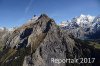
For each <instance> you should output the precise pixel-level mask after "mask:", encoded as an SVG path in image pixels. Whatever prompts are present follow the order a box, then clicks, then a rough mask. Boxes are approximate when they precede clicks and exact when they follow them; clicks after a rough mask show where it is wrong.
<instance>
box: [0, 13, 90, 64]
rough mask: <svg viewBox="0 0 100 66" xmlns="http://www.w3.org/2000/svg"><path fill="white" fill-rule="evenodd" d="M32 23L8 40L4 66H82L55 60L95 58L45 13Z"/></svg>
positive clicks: (3, 53)
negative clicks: (54, 60)
mask: <svg viewBox="0 0 100 66" xmlns="http://www.w3.org/2000/svg"><path fill="white" fill-rule="evenodd" d="M32 21H33V22H30V23H29V24H24V25H23V26H21V27H19V28H18V29H16V30H15V31H14V32H13V33H12V34H11V36H9V37H8V40H7V42H6V43H5V47H4V50H3V51H2V53H1V55H2V56H1V55H0V64H1V66H8V65H9V66H81V64H69V63H61V64H58V63H53V62H52V61H51V59H52V58H55V59H66V58H70V59H71V58H81V57H83V58H84V57H91V50H90V49H89V47H87V45H83V44H82V43H80V42H78V41H76V39H75V38H74V37H73V36H72V35H70V34H67V33H66V32H65V31H63V30H61V29H60V28H59V27H57V25H56V24H55V22H54V20H53V19H51V18H49V17H48V16H47V15H45V14H42V15H41V16H40V17H38V19H37V20H35V21H34V20H32ZM82 65H83V66H86V65H87V64H82ZM89 65H91V64H89Z"/></svg>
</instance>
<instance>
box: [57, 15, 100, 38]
mask: <svg viewBox="0 0 100 66" xmlns="http://www.w3.org/2000/svg"><path fill="white" fill-rule="evenodd" d="M59 26H60V27H61V28H62V29H64V30H67V32H69V33H71V34H73V35H74V36H75V37H77V38H80V39H99V38H100V16H91V15H83V14H81V15H80V16H78V17H74V18H72V19H71V20H66V21H62V22H61V23H60V24H59Z"/></svg>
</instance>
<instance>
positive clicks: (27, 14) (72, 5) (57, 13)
mask: <svg viewBox="0 0 100 66" xmlns="http://www.w3.org/2000/svg"><path fill="white" fill-rule="evenodd" d="M41 13H46V14H47V15H48V16H50V17H51V18H53V19H54V20H55V21H56V23H57V24H58V23H60V22H61V21H64V20H68V19H71V18H73V17H75V16H79V15H80V14H85V15H87V14H90V15H93V16H97V15H100V0H0V27H15V26H20V25H22V24H24V23H25V22H27V21H28V20H29V19H31V18H32V17H33V15H34V14H35V15H40V14H41Z"/></svg>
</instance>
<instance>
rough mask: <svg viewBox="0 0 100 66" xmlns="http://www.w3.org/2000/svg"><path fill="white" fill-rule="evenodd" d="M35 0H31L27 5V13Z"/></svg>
mask: <svg viewBox="0 0 100 66" xmlns="http://www.w3.org/2000/svg"><path fill="white" fill-rule="evenodd" d="M33 1H34V0H30V2H29V4H28V5H27V7H26V9H25V13H27V12H28V11H29V9H30V7H31V5H32V3H33Z"/></svg>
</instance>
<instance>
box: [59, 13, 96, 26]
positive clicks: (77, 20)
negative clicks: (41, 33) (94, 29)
mask: <svg viewBox="0 0 100 66" xmlns="http://www.w3.org/2000/svg"><path fill="white" fill-rule="evenodd" d="M94 19H95V16H91V15H84V14H81V15H80V16H77V17H74V18H73V19H72V20H66V21H62V22H61V24H60V26H62V27H64V26H67V27H69V26H73V25H77V26H80V27H91V26H92V23H93V20H94Z"/></svg>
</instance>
